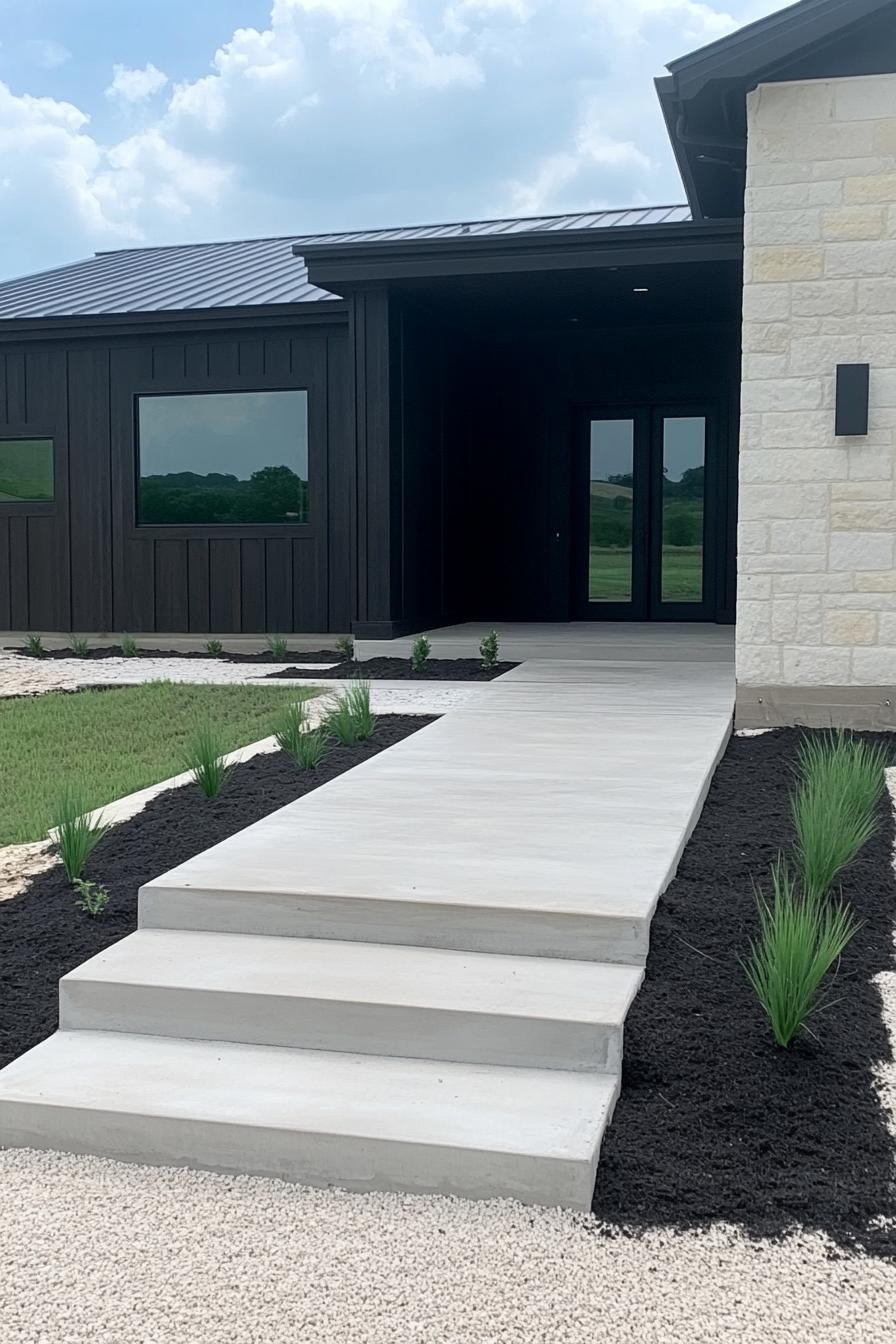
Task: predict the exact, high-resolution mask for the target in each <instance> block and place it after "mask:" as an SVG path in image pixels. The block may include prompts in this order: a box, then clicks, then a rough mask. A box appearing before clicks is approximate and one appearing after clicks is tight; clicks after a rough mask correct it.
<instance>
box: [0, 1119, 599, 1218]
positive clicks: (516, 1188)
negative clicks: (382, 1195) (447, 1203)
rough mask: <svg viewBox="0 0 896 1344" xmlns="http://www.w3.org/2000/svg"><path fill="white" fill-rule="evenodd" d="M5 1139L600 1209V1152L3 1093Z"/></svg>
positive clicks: (306, 1178) (297, 1177)
mask: <svg viewBox="0 0 896 1344" xmlns="http://www.w3.org/2000/svg"><path fill="white" fill-rule="evenodd" d="M0 1138H2V1142H3V1144H4V1145H5V1146H8V1147H11V1148H39V1149H55V1150H59V1151H62V1152H69V1153H84V1154H95V1155H98V1156H102V1157H109V1158H114V1159H115V1160H117V1161H120V1162H138V1163H148V1164H150V1165H153V1166H173V1167H199V1168H203V1169H205V1170H208V1171H220V1172H227V1173H236V1174H249V1175H254V1176H272V1177H279V1178H281V1179H283V1180H289V1181H297V1182H299V1183H301V1184H302V1185H313V1186H319V1187H330V1186H336V1187H338V1188H340V1189H343V1190H355V1191H370V1190H397V1191H407V1192H410V1193H412V1194H423V1195H454V1196H457V1197H459V1198H463V1199H488V1198H509V1199H518V1200H521V1201H522V1202H523V1203H525V1204H541V1205H548V1206H560V1207H564V1208H571V1209H583V1210H587V1209H589V1208H590V1207H591V1198H592V1194H593V1191H594V1178H595V1170H596V1167H597V1152H595V1153H594V1156H593V1159H592V1160H591V1161H587V1162H586V1161H584V1160H578V1161H577V1160H574V1159H562V1158H555V1157H538V1156H521V1155H519V1154H510V1153H503V1152H493V1151H482V1150H478V1149H476V1148H472V1147H470V1148H454V1147H451V1148H448V1147H443V1146H438V1145H430V1144H419V1143H402V1142H397V1141H387V1140H382V1139H369V1138H366V1137H363V1136H356V1135H334V1134H322V1133H311V1132H305V1131H301V1130H290V1131H287V1130H283V1129H265V1128H263V1127H261V1126H254V1125H253V1126H250V1125H245V1124H239V1123H230V1122H226V1121H215V1122H214V1123H208V1122H207V1121H203V1120H191V1119H187V1118H184V1119H182V1118H179V1117H170V1116H147V1115H135V1114H133V1113H130V1112H126V1113H122V1112H109V1111H101V1110H89V1111H88V1110H80V1109H77V1108H75V1107H68V1106H42V1105H40V1104H39V1103H38V1102H33V1103H25V1102H16V1101H2V1100H0ZM472 1138H473V1135H472V1134H471V1140H472Z"/></svg>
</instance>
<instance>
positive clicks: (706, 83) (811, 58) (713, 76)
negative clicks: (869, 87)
mask: <svg viewBox="0 0 896 1344" xmlns="http://www.w3.org/2000/svg"><path fill="white" fill-rule="evenodd" d="M667 69H668V70H669V71H670V72H671V73H670V74H669V75H668V76H665V77H664V78H662V79H658V80H656V88H657V93H658V95H659V99H660V104H661V107H662V110H663V116H664V117H665V120H666V126H667V128H668V131H669V136H670V138H671V140H672V148H673V150H674V153H675V158H676V160H677V162H678V167H679V171H680V172H681V176H682V181H683V182H684V186H685V190H686V192H687V196H688V201H689V202H690V205H691V209H692V210H693V212H694V216H695V218H697V219H720V218H731V217H733V216H735V215H740V214H742V213H743V193H744V174H745V170H746V146H747V122H746V95H747V93H748V92H749V90H750V89H752V88H755V87H756V85H757V84H763V83H772V82H775V81H779V80H799V79H829V78H837V77H840V76H846V75H872V74H883V73H889V72H891V71H892V70H893V69H896V0H800V2H799V3H798V4H794V5H789V6H788V7H787V8H786V9H782V10H778V11H777V12H776V13H774V14H769V15H768V16H767V17H766V18H764V19H758V20H757V21H756V22H755V23H751V24H748V25H747V26H746V27H745V28H740V29H738V30H737V31H736V32H734V33H731V34H729V36H728V37H723V38H720V39H719V40H718V41H717V42H712V43H710V44H709V45H708V46H705V47H701V48H700V49H699V51H694V52H691V54H690V55H688V56H682V57H681V58H680V59H679V60H677V61H671V62H670V63H669V64H668V66H667Z"/></svg>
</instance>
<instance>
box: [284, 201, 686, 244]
mask: <svg viewBox="0 0 896 1344" xmlns="http://www.w3.org/2000/svg"><path fill="white" fill-rule="evenodd" d="M690 217H691V212H690V210H689V209H688V207H687V206H686V205H648V206H634V207H632V208H631V209H629V210H588V211H584V212H581V213H579V214H574V215H540V216H535V217H532V216H529V217H524V218H520V219H477V220H470V221H467V222H465V221H463V220H461V221H459V222H455V223H452V224H419V225H415V226H414V227H412V228H404V229H363V230H359V231H358V232H355V233H317V234H307V235H305V236H304V237H302V238H296V239H295V243H296V245H297V246H298V247H301V245H302V244H303V243H304V244H306V245H307V246H308V247H311V246H319V245H322V244H324V245H330V244H333V245H338V244H340V243H386V242H414V241H416V240H417V239H420V238H465V237H471V238H485V237H489V238H491V237H498V236H501V237H506V236H508V235H511V234H527V233H537V234H543V233H564V232H575V231H576V230H578V229H616V228H622V227H625V228H628V227H630V226H636V227H637V226H640V225H643V224H683V223H686V222H687V221H688V220H689V219H690Z"/></svg>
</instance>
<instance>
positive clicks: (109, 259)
mask: <svg viewBox="0 0 896 1344" xmlns="http://www.w3.org/2000/svg"><path fill="white" fill-rule="evenodd" d="M689 219H690V212H689V210H688V207H687V206H684V205H675V206H650V207H637V208H634V209H627V210H597V211H593V212H587V213H582V212H577V213H575V214H567V215H540V216H537V217H535V218H528V219H493V220H470V221H459V222H457V223H453V224H424V225H420V226H417V227H414V228H405V229H395V228H393V229H374V230H367V231H357V232H352V233H331V234H312V235H305V236H296V237H295V238H292V237H279V238H249V239H236V240H231V241H224V242H217V243H186V244H183V245H182V246H175V247H170V246H169V247H138V248H123V249H121V250H120V251H111V252H99V253H97V254H96V256H93V257H89V258H87V259H86V260H84V261H80V262H73V263H71V264H70V265H68V266H60V267H56V268H54V269H53V270H50V271H43V272H40V273H38V274H36V275H30V276H22V277H20V278H18V279H13V280H8V281H6V282H0V320H2V319H4V318H5V319H14V318H42V317H77V316H85V317H86V316H100V315H103V314H124V313H139V312H153V313H164V312H179V311H184V310H206V309H214V308H223V309H226V308H232V307H253V306H261V305H265V304H293V303H296V304H299V303H301V304H304V303H312V302H321V301H332V300H334V299H337V298H338V296H337V295H335V294H330V293H328V292H327V291H326V290H323V289H319V288H318V287H317V286H316V285H313V284H312V283H311V281H310V280H309V279H308V271H307V267H306V266H305V264H304V262H303V261H302V259H301V257H299V256H296V255H295V254H294V253H293V247H294V246H295V245H298V246H299V247H301V246H302V244H308V245H311V244H321V245H323V244H327V245H331V246H333V245H339V244H346V245H351V244H360V245H363V244H366V243H377V242H388V241H392V242H414V241H415V240H418V239H419V240H431V241H432V240H437V239H446V240H450V239H463V238H467V237H470V238H487V237H507V236H511V235H512V236H513V237H520V236H525V235H526V234H531V235H533V236H538V235H541V236H543V235H545V234H548V233H566V232H570V231H576V230H580V231H583V230H586V229H595V230H599V229H608V228H628V227H630V226H632V225H650V224H666V223H684V222H686V221H687V220H689Z"/></svg>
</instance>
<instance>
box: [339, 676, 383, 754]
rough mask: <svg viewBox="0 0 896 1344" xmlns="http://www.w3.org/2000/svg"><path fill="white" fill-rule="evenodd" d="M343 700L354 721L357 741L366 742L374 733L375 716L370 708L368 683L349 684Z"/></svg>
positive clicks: (356, 682) (353, 682) (355, 682)
mask: <svg viewBox="0 0 896 1344" xmlns="http://www.w3.org/2000/svg"><path fill="white" fill-rule="evenodd" d="M343 699H344V700H345V702H346V704H347V705H348V707H349V712H350V713H351V715H352V718H353V719H354V721H355V729H356V732H357V736H358V740H359V741H361V742H366V741H367V739H368V737H373V734H374V732H375V731H376V715H375V714H373V712H372V711H371V708H370V682H369V681H352V682H350V683H349V685H348V686H347V687H346V689H345V691H344V692H343Z"/></svg>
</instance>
